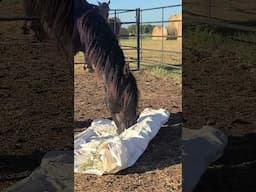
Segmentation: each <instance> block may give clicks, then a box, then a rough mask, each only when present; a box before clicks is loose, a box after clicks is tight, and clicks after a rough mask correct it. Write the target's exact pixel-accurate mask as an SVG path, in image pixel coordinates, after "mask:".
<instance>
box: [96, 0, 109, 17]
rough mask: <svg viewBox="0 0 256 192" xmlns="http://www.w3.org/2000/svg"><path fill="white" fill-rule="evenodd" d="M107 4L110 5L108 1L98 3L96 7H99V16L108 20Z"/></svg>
mask: <svg viewBox="0 0 256 192" xmlns="http://www.w3.org/2000/svg"><path fill="white" fill-rule="evenodd" d="M109 4H110V1H108V2H103V3H101V2H98V5H99V12H100V14H101V15H102V16H103V17H104V18H105V19H106V20H107V19H108V16H109Z"/></svg>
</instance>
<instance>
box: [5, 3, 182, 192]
mask: <svg viewBox="0 0 256 192" xmlns="http://www.w3.org/2000/svg"><path fill="white" fill-rule="evenodd" d="M15 2H17V1H12V2H10V3H9V2H7V1H3V2H1V4H0V15H1V16H20V15H22V13H21V7H20V5H19V4H17V3H15ZM21 26H22V22H1V28H0V44H1V47H0V53H1V58H0V61H1V62H0V63H1V66H0V67H1V70H0V80H1V87H0V97H1V98H0V99H1V115H0V125H1V129H0V144H1V146H2V147H1V151H0V160H1V161H0V162H1V163H0V168H1V169H0V175H1V177H0V189H1V191H4V189H5V188H6V187H8V186H10V185H11V184H13V183H14V182H16V181H17V180H19V179H22V178H24V177H25V176H27V175H28V174H29V173H30V172H31V171H32V170H33V169H34V168H36V167H37V166H38V165H39V163H40V159H41V158H42V155H43V154H44V152H46V151H48V150H52V149H54V150H57V149H70V148H72V146H73V143H72V142H73V133H74V130H73V127H72V125H71V123H73V107H74V108H75V114H74V115H75V128H76V129H75V131H81V130H82V129H81V128H82V127H86V126H89V123H90V119H94V118H99V117H109V113H108V111H107V110H106V107H105V104H104V103H103V89H102V85H101V84H100V83H97V82H96V79H95V78H94V76H93V75H92V74H87V73H85V71H83V70H81V69H80V70H78V71H79V72H78V73H76V76H75V106H74V103H73V99H72V95H73V81H72V80H70V71H69V70H68V63H66V62H65V58H64V55H63V54H62V52H60V51H59V50H58V47H57V46H56V42H55V41H53V40H49V41H47V42H42V43H39V42H38V41H36V40H35V39H34V38H33V37H31V36H26V35H23V34H22V32H21V29H20V28H21ZM46 53H47V54H46ZM135 75H136V78H137V80H138V83H139V88H140V95H141V97H140V106H139V110H140V111H142V110H143V109H144V108H145V107H153V108H160V107H162V108H166V109H168V110H169V111H170V112H172V113H174V114H173V118H172V119H170V121H169V122H168V124H167V126H165V127H164V128H162V129H161V131H160V132H159V134H158V135H157V136H156V138H155V139H154V140H153V142H152V143H151V144H150V146H149V147H148V149H147V151H146V152H145V154H144V155H143V156H142V157H141V158H140V160H139V161H138V162H137V163H136V165H135V166H133V167H132V168H130V169H127V170H125V171H123V172H121V173H119V174H118V175H112V176H111V175H108V176H104V177H96V176H91V175H76V177H75V187H76V191H85V190H87V189H88V190H89V191H156V190H157V191H181V180H182V178H181V175H182V174H181V151H180V137H181V127H180V125H179V124H178V125H177V123H181V121H182V114H181V113H178V112H181V83H179V82H176V81H175V80H173V79H171V78H164V77H156V76H152V75H151V74H149V73H145V72H141V73H137V72H136V73H135ZM2 82H3V83H2ZM17 162H19V163H17Z"/></svg>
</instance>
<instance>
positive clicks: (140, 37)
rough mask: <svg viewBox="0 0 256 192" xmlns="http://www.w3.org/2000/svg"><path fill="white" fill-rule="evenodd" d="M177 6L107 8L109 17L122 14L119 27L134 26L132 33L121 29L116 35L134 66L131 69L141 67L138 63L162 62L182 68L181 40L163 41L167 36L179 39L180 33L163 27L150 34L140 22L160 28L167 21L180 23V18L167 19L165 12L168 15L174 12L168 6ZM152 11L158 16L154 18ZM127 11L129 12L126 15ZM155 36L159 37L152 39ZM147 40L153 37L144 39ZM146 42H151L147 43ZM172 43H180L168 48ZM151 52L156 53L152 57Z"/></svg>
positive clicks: (179, 5) (150, 65) (171, 6)
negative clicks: (155, 39) (167, 31)
mask: <svg viewBox="0 0 256 192" xmlns="http://www.w3.org/2000/svg"><path fill="white" fill-rule="evenodd" d="M177 7H181V4H177V5H169V6H162V7H154V8H147V9H141V8H136V9H110V14H109V15H110V17H111V16H112V17H113V18H121V27H122V29H124V30H127V29H128V28H129V26H130V27H131V26H132V25H133V26H135V32H134V33H129V34H124V33H122V32H121V34H119V35H118V39H119V42H120V45H121V47H122V49H123V50H124V53H125V57H126V62H127V63H129V64H131V65H132V66H133V67H132V69H135V70H140V69H141V66H143V67H154V66H162V67H165V68H174V69H181V62H182V61H181V54H182V50H181V41H179V40H177V41H171V40H168V41H166V39H181V38H182V35H179V34H169V33H167V34H164V30H162V32H161V33H160V34H152V31H149V33H143V26H145V25H151V27H152V29H153V27H155V26H159V27H160V28H161V29H163V28H164V27H166V24H169V23H174V22H176V23H177V22H178V23H182V20H181V19H172V20H170V19H166V16H170V14H171V13H173V11H172V10H171V9H173V8H177ZM152 13H153V15H159V16H160V17H159V18H156V19H155V20H153V19H152V18H153V17H152V16H149V15H150V14H152ZM166 14H168V15H166ZM126 15H128V17H127V16H126ZM144 16H145V18H144ZM132 18H134V20H132ZM114 31H115V29H114ZM154 37H155V38H158V41H153V40H152V39H153V38H154ZM148 40H152V41H149V42H148V43H147V41H148ZM144 42H145V43H144ZM149 43H151V44H152V45H151V46H149V45H148V44H149ZM154 43H156V44H158V48H155V47H154ZM172 44H173V45H174V44H180V45H179V48H178V49H177V50H172V49H171V48H169V47H172ZM169 45H170V46H169ZM131 52H133V53H131ZM134 52H136V53H134ZM152 55H153V56H155V57H152ZM134 67H135V68H134Z"/></svg>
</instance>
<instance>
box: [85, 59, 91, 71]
mask: <svg viewBox="0 0 256 192" xmlns="http://www.w3.org/2000/svg"><path fill="white" fill-rule="evenodd" d="M84 70H86V71H87V72H89V73H92V72H93V68H92V64H91V62H90V61H88V60H86V59H84Z"/></svg>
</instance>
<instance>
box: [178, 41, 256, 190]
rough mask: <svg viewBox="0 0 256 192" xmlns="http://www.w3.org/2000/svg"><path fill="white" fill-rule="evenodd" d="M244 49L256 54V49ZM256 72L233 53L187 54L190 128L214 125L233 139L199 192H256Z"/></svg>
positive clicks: (186, 49) (187, 51)
mask: <svg viewBox="0 0 256 192" xmlns="http://www.w3.org/2000/svg"><path fill="white" fill-rule="evenodd" d="M185 40H186V39H184V45H187V44H186V41H185ZM244 48H245V49H254V50H256V47H255V45H254V46H249V45H247V44H246V45H244ZM255 72H256V65H255V63H249V62H247V61H244V60H242V59H241V57H240V56H239V55H237V54H234V53H232V50H229V51H228V50H226V51H223V50H222V51H220V50H219V49H215V50H207V49H205V50H195V49H194V48H193V47H186V46H185V47H184V49H183V93H182V94H183V100H182V102H183V108H182V109H183V116H184V119H185V123H184V126H185V127H187V128H201V127H202V126H203V125H205V124H212V125H213V126H214V127H216V128H218V129H220V130H222V131H224V132H225V133H226V134H227V135H228V136H229V142H228V145H227V147H226V149H225V151H224V154H223V156H222V157H221V158H220V159H219V160H218V161H217V162H215V163H214V164H213V165H211V166H209V168H208V170H207V171H206V172H205V174H204V176H203V177H202V179H201V181H200V183H199V185H198V187H197V189H196V190H195V191H197V192H201V191H202V192H213V191H223V192H224V191H225V192H226V191H232V192H240V191H245V192H247V191H248V192H249V191H255V189H256V185H255V181H254V178H253V177H252V176H251V175H253V174H254V173H255V169H256V163H255V161H256V147H255V146H256V145H255V140H256V119H255V117H256V110H255V103H256V97H255V95H256V84H255V82H256V75H255Z"/></svg>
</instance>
